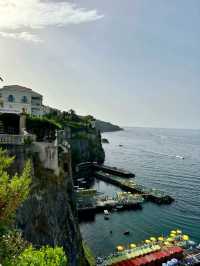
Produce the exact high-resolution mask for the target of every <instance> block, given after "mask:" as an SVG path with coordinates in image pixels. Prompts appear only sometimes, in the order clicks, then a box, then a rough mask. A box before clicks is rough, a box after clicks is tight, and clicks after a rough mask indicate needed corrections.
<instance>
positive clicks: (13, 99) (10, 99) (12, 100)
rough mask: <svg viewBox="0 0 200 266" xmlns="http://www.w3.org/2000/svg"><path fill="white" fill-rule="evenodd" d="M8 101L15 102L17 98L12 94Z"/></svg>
mask: <svg viewBox="0 0 200 266" xmlns="http://www.w3.org/2000/svg"><path fill="white" fill-rule="evenodd" d="M8 101H9V102H11V103H13V102H14V101H15V98H14V96H13V95H12V94H11V95H9V96H8Z"/></svg>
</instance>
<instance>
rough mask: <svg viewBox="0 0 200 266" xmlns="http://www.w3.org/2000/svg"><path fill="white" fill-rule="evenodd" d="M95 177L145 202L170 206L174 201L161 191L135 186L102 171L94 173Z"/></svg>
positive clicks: (128, 181) (126, 180)
mask: <svg viewBox="0 0 200 266" xmlns="http://www.w3.org/2000/svg"><path fill="white" fill-rule="evenodd" d="M95 176H96V178H97V179H100V180H103V181H105V182H107V183H110V184H113V185H115V186H118V187H120V188H121V189H123V190H125V191H130V192H132V193H138V194H141V195H142V196H143V197H144V198H145V199H146V200H149V201H152V202H155V203H158V204H170V203H172V202H173V201H174V199H173V198H172V197H171V196H169V195H166V194H165V193H164V192H163V191H160V190H157V189H149V188H147V187H145V186H142V185H139V184H137V183H136V182H135V181H133V180H129V179H124V178H121V177H119V176H116V175H113V174H108V173H105V172H103V171H97V172H96V173H95Z"/></svg>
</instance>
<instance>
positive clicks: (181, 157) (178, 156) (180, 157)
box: [176, 155, 185, 160]
mask: <svg viewBox="0 0 200 266" xmlns="http://www.w3.org/2000/svg"><path fill="white" fill-rule="evenodd" d="M176 158H179V159H182V160H184V159H185V157H183V156H180V155H176Z"/></svg>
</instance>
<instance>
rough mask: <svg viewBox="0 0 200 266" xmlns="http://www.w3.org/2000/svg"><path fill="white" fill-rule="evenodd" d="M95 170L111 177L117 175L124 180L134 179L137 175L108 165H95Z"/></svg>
mask: <svg viewBox="0 0 200 266" xmlns="http://www.w3.org/2000/svg"><path fill="white" fill-rule="evenodd" d="M93 168H94V170H95V171H102V172H104V173H108V174H111V175H116V176H120V177H124V178H133V177H135V174H134V173H132V172H129V171H126V170H124V169H119V168H116V167H111V166H107V165H99V164H97V163H93Z"/></svg>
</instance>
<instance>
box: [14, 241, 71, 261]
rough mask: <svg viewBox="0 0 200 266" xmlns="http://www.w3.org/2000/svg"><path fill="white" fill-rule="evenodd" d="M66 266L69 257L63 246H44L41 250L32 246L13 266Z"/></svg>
mask: <svg viewBox="0 0 200 266" xmlns="http://www.w3.org/2000/svg"><path fill="white" fill-rule="evenodd" d="M14 265H17V266H28V265H34V266H66V265H67V258H66V255H65V253H64V251H63V249H62V248H58V247H56V248H51V247H48V246H47V247H43V248H41V249H40V250H36V249H34V248H33V247H32V246H30V247H28V248H27V249H25V250H24V251H23V252H22V253H21V254H20V255H19V257H18V258H17V260H16V261H15V264H13V265H12V266H14Z"/></svg>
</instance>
